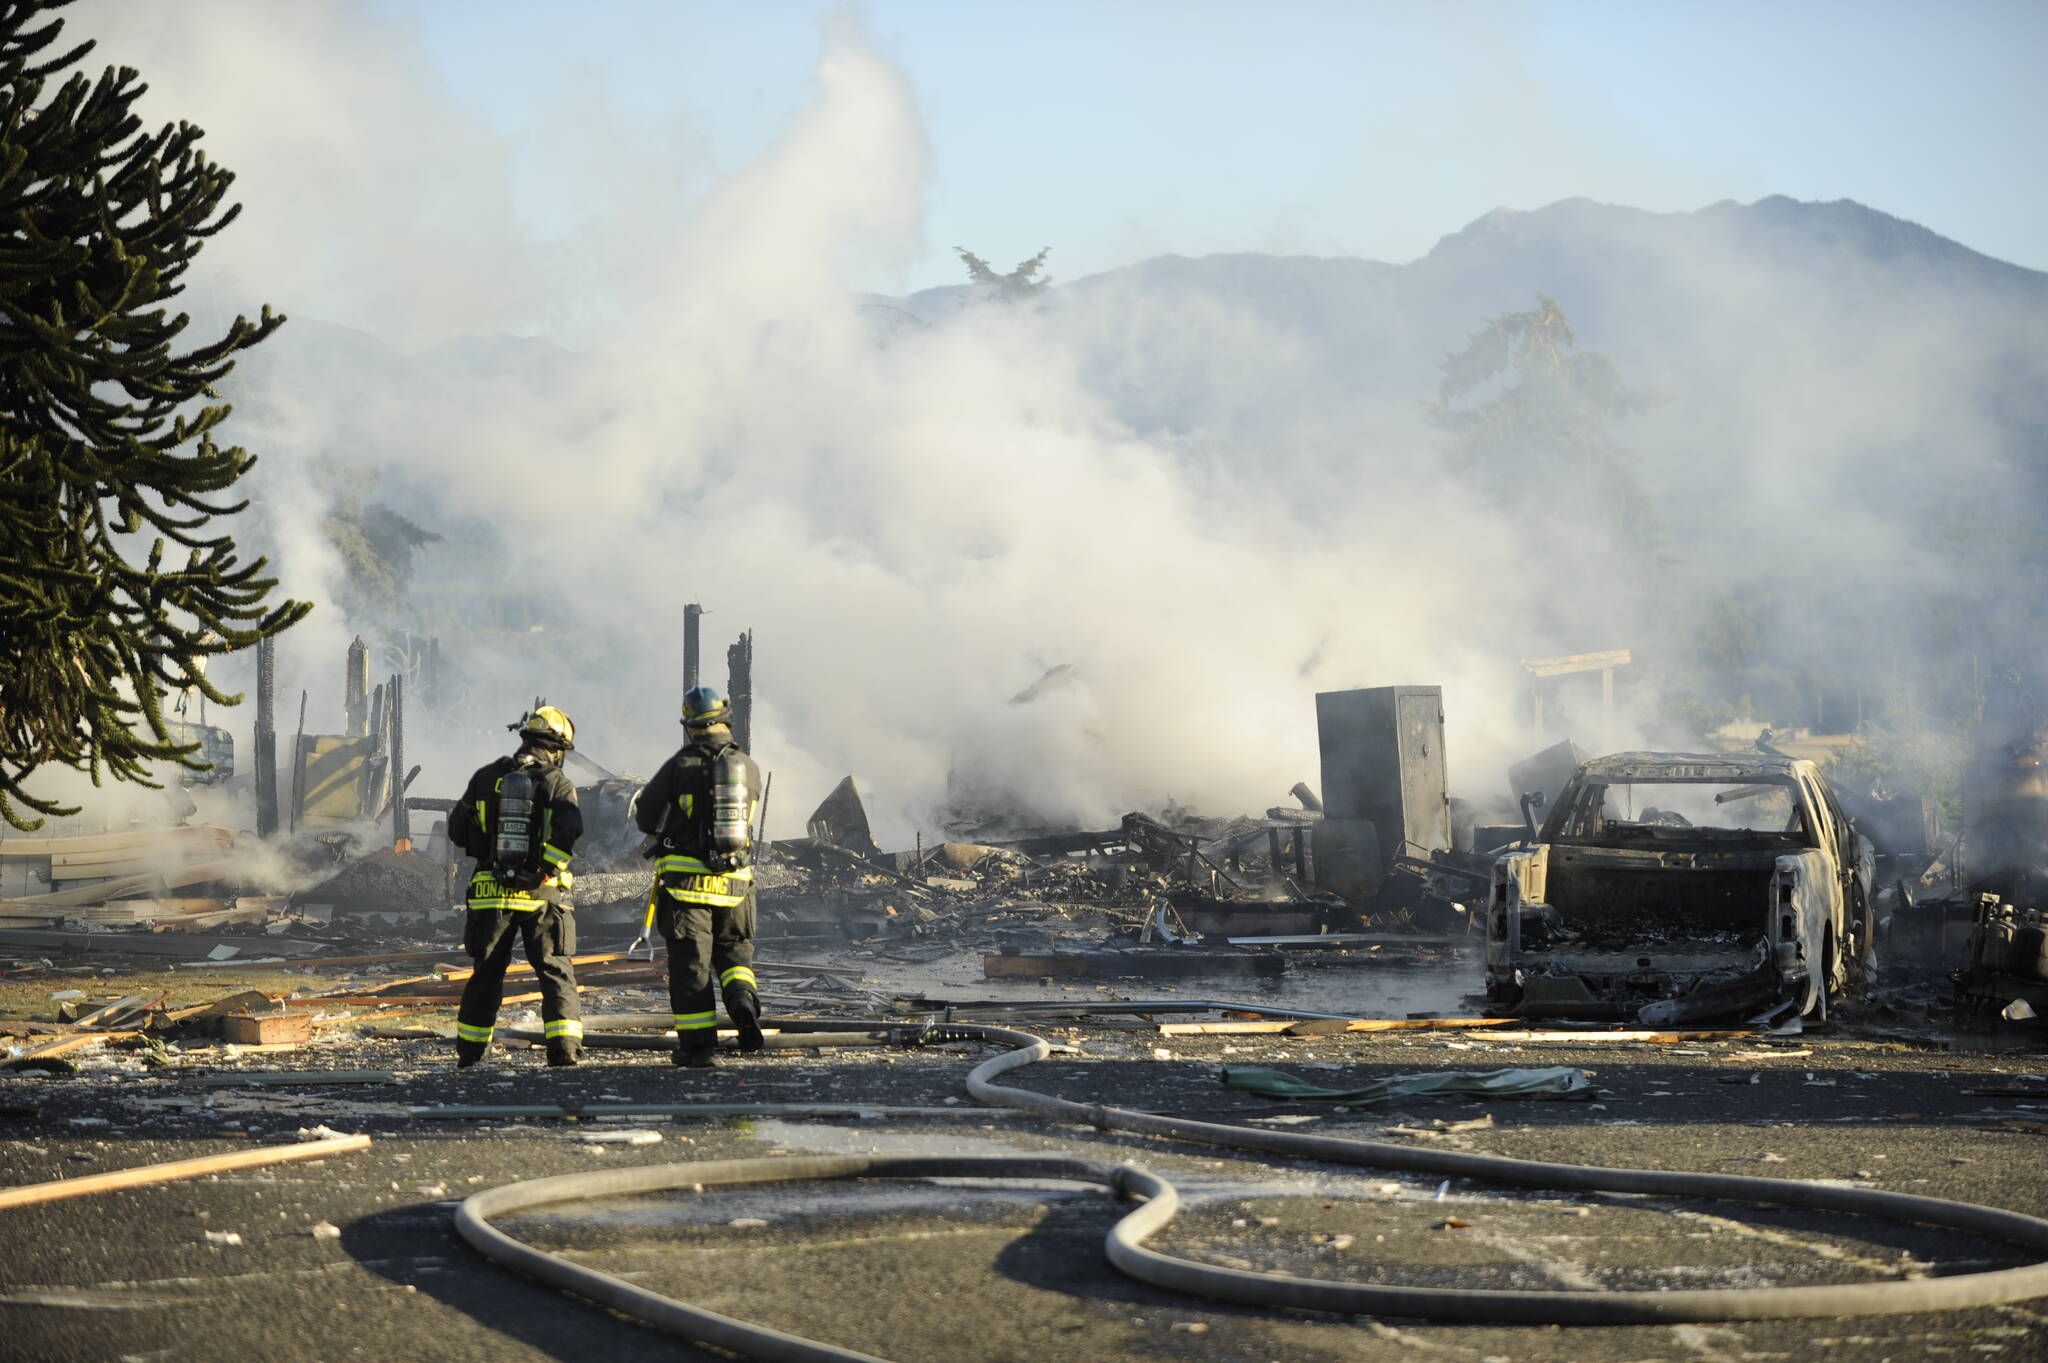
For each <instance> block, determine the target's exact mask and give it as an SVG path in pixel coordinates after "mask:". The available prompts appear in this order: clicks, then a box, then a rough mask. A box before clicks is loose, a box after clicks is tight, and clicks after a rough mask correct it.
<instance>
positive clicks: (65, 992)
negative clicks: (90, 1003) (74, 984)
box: [50, 989, 85, 1003]
mask: <svg viewBox="0 0 2048 1363" xmlns="http://www.w3.org/2000/svg"><path fill="white" fill-rule="evenodd" d="M84 997H85V991H84V990H83V989H59V990H58V991H57V992H56V993H54V994H52V995H50V998H51V999H52V1000H53V1001H54V1002H57V1003H68V1002H70V1001H71V1000H72V999H82V998H84Z"/></svg>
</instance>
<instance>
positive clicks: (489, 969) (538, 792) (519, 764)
mask: <svg viewBox="0 0 2048 1363" xmlns="http://www.w3.org/2000/svg"><path fill="white" fill-rule="evenodd" d="M506 727H507V728H510V729H513V730H516V731H517V732H518V734H519V751H518V752H516V753H514V754H513V755H512V756H510V757H501V758H499V759H498V760H497V761H495V762H493V763H491V764H490V765H489V766H486V767H484V768H482V769H481V770H479V771H478V772H477V774H476V775H474V776H472V777H470V778H469V788H468V789H467V790H465V791H463V792H462V802H461V803H460V804H458V805H457V806H456V807H455V809H454V811H453V812H451V813H450V814H449V816H448V840H449V841H450V842H452V843H454V844H455V845H456V846H457V847H460V848H461V849H462V850H463V851H465V852H467V853H468V854H469V855H470V856H472V857H474V858H476V869H475V873H474V874H473V875H471V877H470V881H469V913H468V914H467V915H466V918H467V924H466V926H465V927H464V928H463V933H462V946H463V950H464V951H466V952H468V953H469V958H470V960H471V961H473V962H475V966H476V969H475V973H473V974H472V975H471V976H470V977H469V983H468V985H466V986H465V987H464V988H463V991H462V1007H461V1008H460V1009H459V1010H458V1011H457V1012H456V1015H455V1063H456V1066H457V1067H458V1068H461V1067H464V1066H469V1065H474V1064H475V1063H476V1062H477V1061H479V1060H481V1059H483V1057H484V1053H485V1052H486V1051H487V1050H488V1049H489V1048H490V1044H491V1032H492V1030H493V1028H494V1027H495V1025H496V1023H497V1021H498V1001H499V1000H500V999H501V998H502V997H503V996H504V992H505V968H506V967H507V966H509V965H511V964H512V947H513V944H514V943H515V942H523V943H524V944H525V947H526V959H527V960H528V961H529V962H530V963H531V964H532V966H533V973H534V975H535V976H536V977H537V978H538V979H539V981H540V991H541V1005H540V1010H541V1018H542V1019H543V1021H544V1022H545V1024H546V1027H545V1031H546V1038H547V1049H548V1064H550V1065H573V1064H575V1063H576V1061H577V1059H578V1057H579V1056H580V1055H581V1054H582V1051H583V1021H582V1018H583V1010H582V1008H581V1007H580V1006H579V1005H578V1003H577V1001H576V969H575V967H574V966H573V965H572V964H571V958H572V957H573V956H574V955H575V954H576V921H575V918H574V917H573V916H572V915H571V913H570V911H569V906H568V905H567V904H566V903H564V902H562V899H561V892H562V891H563V890H566V889H568V888H569V886H570V885H571V884H573V883H574V879H575V878H574V877H573V876H572V875H571V874H570V873H569V855H570V853H572V852H573V851H575V849H576V839H577V838H578V837H580V836H582V833H583V813H582V811H581V810H580V809H578V808H577V806H576V787H575V785H574V784H573V783H571V782H570V780H569V778H568V776H567V775H566V774H565V773H564V772H563V771H562V756H563V754H565V753H567V752H568V751H569V749H570V748H572V747H574V746H575V745H576V726H575V725H574V724H572V723H570V722H569V717H568V716H567V715H565V714H563V713H562V712H561V711H560V710H557V709H556V708H555V707H554V706H552V705H540V704H536V705H535V708H534V709H533V711H532V712H531V713H530V714H528V715H527V716H526V717H525V718H523V719H521V720H520V721H519V722H518V723H517V724H511V725H507V726H506Z"/></svg>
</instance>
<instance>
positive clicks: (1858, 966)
mask: <svg viewBox="0 0 2048 1363" xmlns="http://www.w3.org/2000/svg"><path fill="white" fill-rule="evenodd" d="M1849 923H1850V927H1849V942H1850V952H1849V983H1851V984H1856V985H1860V986H1863V987H1865V988H1868V987H1869V986H1871V985H1874V984H1876V983H1877V910H1876V909H1875V908H1874V907H1873V906H1872V905H1871V903H1870V897H1869V896H1868V895H1866V894H1865V893H1864V892H1863V887H1862V886H1861V885H1860V884H1859V885H1855V886H1853V887H1852V888H1851V889H1850V891H1849Z"/></svg>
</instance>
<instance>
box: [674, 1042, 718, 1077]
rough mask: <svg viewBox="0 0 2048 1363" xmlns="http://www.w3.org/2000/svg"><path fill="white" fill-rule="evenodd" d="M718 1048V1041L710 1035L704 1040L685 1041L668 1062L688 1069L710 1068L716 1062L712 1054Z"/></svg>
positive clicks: (678, 1046) (679, 1045)
mask: <svg viewBox="0 0 2048 1363" xmlns="http://www.w3.org/2000/svg"><path fill="white" fill-rule="evenodd" d="M717 1049H718V1043H717V1042H716V1041H715V1040H713V1039H712V1038H711V1037H709V1036H707V1037H705V1038H704V1039H703V1040H702V1041H685V1042H682V1043H680V1044H678V1045H677V1047H676V1048H675V1051H674V1052H673V1053H672V1054H671V1055H670V1056H669V1058H668V1062H669V1064H671V1065H677V1066H680V1067H681V1068H683V1069H686V1070H708V1069H710V1068H712V1066H713V1064H714V1063H715V1062H714V1061H713V1060H712V1058H711V1056H712V1052H714V1051H715V1050H717Z"/></svg>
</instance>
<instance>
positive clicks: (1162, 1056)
mask: <svg viewBox="0 0 2048 1363" xmlns="http://www.w3.org/2000/svg"><path fill="white" fill-rule="evenodd" d="M1152 1058H1153V1059H1154V1060H1171V1059H1173V1052H1172V1051H1169V1050H1167V1049H1166V1047H1164V1046H1154V1047H1153V1048H1152Z"/></svg>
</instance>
